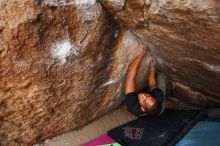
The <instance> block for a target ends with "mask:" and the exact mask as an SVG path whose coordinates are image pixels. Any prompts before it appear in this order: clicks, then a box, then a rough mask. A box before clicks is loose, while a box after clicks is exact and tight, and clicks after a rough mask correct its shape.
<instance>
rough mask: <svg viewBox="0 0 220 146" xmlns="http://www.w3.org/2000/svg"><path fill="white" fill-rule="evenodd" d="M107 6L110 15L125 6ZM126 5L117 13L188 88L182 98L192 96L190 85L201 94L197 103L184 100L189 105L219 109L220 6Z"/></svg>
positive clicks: (172, 0) (172, 1)
mask: <svg viewBox="0 0 220 146" xmlns="http://www.w3.org/2000/svg"><path fill="white" fill-rule="evenodd" d="M101 2H102V4H103V6H105V7H106V8H107V9H108V10H109V12H112V11H114V5H116V6H115V7H117V6H118V5H119V4H118V3H117V4H114V1H113V2H112V3H106V2H105V1H104V0H101ZM124 3H125V4H124ZM122 4H124V8H123V9H122V10H120V11H119V12H115V11H114V13H112V15H114V17H116V18H118V19H119V20H120V22H121V23H122V24H123V25H124V26H125V27H127V28H129V29H133V32H134V33H135V34H136V35H137V36H138V37H139V38H140V39H141V40H142V41H143V43H146V44H147V46H148V47H149V50H150V51H151V54H152V55H153V56H154V58H155V60H156V62H157V67H158V69H159V70H160V71H162V72H165V73H166V74H167V75H168V76H169V78H170V79H171V80H174V81H176V82H179V83H181V84H182V85H183V86H184V88H182V90H181V91H180V90H178V92H179V93H180V94H179V95H180V96H181V95H183V92H182V91H185V92H188V90H185V89H186V88H185V86H188V87H187V89H188V88H190V90H192V91H193V90H194V91H195V92H197V91H198V92H200V94H201V95H200V94H199V96H196V97H193V99H194V100H193V102H191V101H192V100H187V98H186V99H185V98H184V99H185V101H186V102H188V103H192V104H193V105H196V106H202V107H207V106H214V105H215V106H219V103H220V42H219V40H220V25H219V23H220V2H219V1H218V0H209V1H205V0H202V1H200V0H183V1H181V2H180V1H176V0H165V1H159V0H155V1H151V0H145V1H144V0H140V1H139V0H138V1H131V0H127V1H126V2H124V1H122ZM183 86H181V87H183ZM181 87H180V88H181ZM186 94H187V93H184V95H186ZM190 95H191V94H190ZM193 95H194V94H193ZM196 95H197V94H196ZM196 100H197V102H196ZM198 101H201V102H198ZM204 102H205V103H204Z"/></svg>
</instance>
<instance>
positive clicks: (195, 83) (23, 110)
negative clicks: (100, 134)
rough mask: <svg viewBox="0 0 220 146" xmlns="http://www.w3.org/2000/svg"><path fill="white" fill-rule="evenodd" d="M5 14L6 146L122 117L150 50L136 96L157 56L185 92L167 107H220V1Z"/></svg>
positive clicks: (47, 5)
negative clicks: (126, 94)
mask: <svg viewBox="0 0 220 146" xmlns="http://www.w3.org/2000/svg"><path fill="white" fill-rule="evenodd" d="M100 2H101V3H100ZM103 6H104V8H103ZM0 9H1V13H0V145H2V146H6V145H10V146H14V145H22V146H23V145H31V144H34V143H36V142H40V141H42V140H44V139H46V138H50V137H53V136H56V135H58V134H61V133H64V132H66V131H68V130H71V129H77V128H80V127H82V126H84V125H85V124H87V123H88V122H90V121H92V120H95V119H96V118H98V117H100V116H101V115H103V114H104V113H106V112H108V111H110V110H112V109H114V108H115V107H117V106H118V105H119V104H121V102H122V101H123V88H124V80H125V78H126V73H127V69H128V67H129V64H130V63H131V62H132V61H133V60H134V58H135V57H136V56H137V54H139V52H141V51H142V49H143V48H145V47H146V46H148V48H149V52H151V54H150V53H148V54H147V56H146V58H145V60H144V61H143V64H142V65H141V68H140V70H139V73H138V78H137V82H138V88H139V89H141V88H142V87H144V85H145V84H146V76H147V68H148V64H149V61H150V59H151V55H152V56H153V57H154V59H155V60H156V63H157V64H156V66H157V68H158V70H160V71H163V72H165V73H166V74H168V75H169V78H170V79H171V80H174V81H176V82H178V83H177V89H176V91H175V93H174V94H175V98H170V99H168V102H167V105H168V106H169V107H173V108H184V109H186V108H187V109H188V108H194V107H203V108H207V107H216V106H219V105H220V89H219V87H220V50H219V47H220V42H219V40H220V25H219V24H220V23H219V22H220V12H219V10H220V5H219V2H218V0H209V1H205V0H200V1H199V0H182V1H177V0H165V1H160V0H155V1H153V0H152V1H151V0H145V1H143V0H136V1H134V0H111V1H107V0H100V1H96V0H41V1H40V0H39V1H38V0H7V1H0ZM106 10H107V11H108V12H109V13H110V14H111V15H109V14H108V13H107V12H106ZM114 18H115V19H114ZM116 19H117V20H116ZM119 23H121V24H119ZM189 97H192V98H189Z"/></svg>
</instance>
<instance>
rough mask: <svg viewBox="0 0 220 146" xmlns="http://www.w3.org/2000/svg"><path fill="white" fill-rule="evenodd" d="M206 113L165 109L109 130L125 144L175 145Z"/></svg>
mask: <svg viewBox="0 0 220 146" xmlns="http://www.w3.org/2000/svg"><path fill="white" fill-rule="evenodd" d="M204 117H205V114H204V113H203V112H202V111H197V110H190V111H185V110H165V112H164V113H163V114H162V115H161V116H158V117H148V116H145V117H139V118H138V119H135V120H133V121H131V122H128V123H126V124H124V125H121V126H119V127H116V128H114V129H112V130H110V131H108V135H109V136H110V137H112V138H113V139H114V140H115V141H117V142H118V143H119V144H121V145H123V146H146V145H147V146H162V145H175V144H176V143H177V142H178V141H179V140H180V139H181V138H182V137H183V136H184V135H185V134H186V133H187V132H188V131H189V130H190V129H191V128H192V127H193V125H194V124H196V123H197V122H198V121H199V120H201V119H203V118H204Z"/></svg>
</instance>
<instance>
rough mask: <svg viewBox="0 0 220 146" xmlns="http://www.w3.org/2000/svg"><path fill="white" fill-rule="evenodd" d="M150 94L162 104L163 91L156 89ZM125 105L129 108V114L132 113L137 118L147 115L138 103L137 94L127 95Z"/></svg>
mask: <svg viewBox="0 0 220 146" xmlns="http://www.w3.org/2000/svg"><path fill="white" fill-rule="evenodd" d="M149 94H151V95H152V96H153V97H154V98H155V99H156V100H157V101H159V102H160V103H162V102H163V100H164V95H163V91H162V90H160V89H158V88H154V89H153V90H152V91H150V93H149ZM125 104H126V106H127V110H128V112H130V113H132V114H134V115H136V116H144V115H147V113H145V112H143V111H142V110H141V106H140V104H139V102H138V96H137V93H135V92H130V93H128V94H126V95H125Z"/></svg>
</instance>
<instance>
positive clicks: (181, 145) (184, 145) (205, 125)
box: [176, 120, 220, 146]
mask: <svg viewBox="0 0 220 146" xmlns="http://www.w3.org/2000/svg"><path fill="white" fill-rule="evenodd" d="M176 146H220V122H217V121H208V120H206V121H200V122H198V123H197V124H196V125H195V126H194V127H193V128H192V129H191V130H190V131H189V133H187V134H186V135H185V136H184V137H183V139H182V140H180V141H179V142H178V143H177V145H176Z"/></svg>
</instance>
